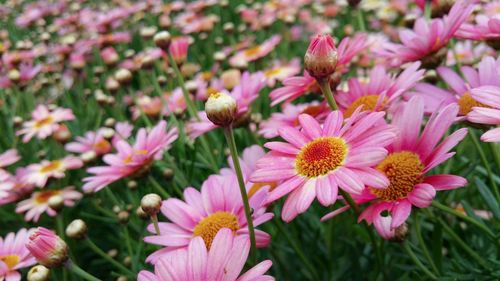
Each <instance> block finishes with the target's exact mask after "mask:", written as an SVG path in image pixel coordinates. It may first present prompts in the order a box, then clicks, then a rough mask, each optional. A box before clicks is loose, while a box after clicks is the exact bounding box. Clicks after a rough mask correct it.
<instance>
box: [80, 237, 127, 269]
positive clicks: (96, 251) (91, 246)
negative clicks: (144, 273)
mask: <svg viewBox="0 0 500 281" xmlns="http://www.w3.org/2000/svg"><path fill="white" fill-rule="evenodd" d="M85 242H86V243H87V245H88V246H89V248H90V249H92V251H94V252H95V253H96V254H98V255H99V256H101V257H102V258H103V259H105V260H106V261H108V262H109V263H111V264H113V265H114V266H116V267H117V268H119V269H120V270H121V271H123V272H124V273H127V274H128V275H130V276H133V275H134V274H133V273H132V271H130V270H129V269H128V268H126V267H125V266H124V265H123V264H121V263H119V262H117V261H116V260H114V259H113V258H112V257H110V256H109V255H107V254H106V253H105V252H104V251H103V250H101V248H99V247H98V246H97V245H96V244H94V242H92V240H90V238H88V237H87V238H85Z"/></svg>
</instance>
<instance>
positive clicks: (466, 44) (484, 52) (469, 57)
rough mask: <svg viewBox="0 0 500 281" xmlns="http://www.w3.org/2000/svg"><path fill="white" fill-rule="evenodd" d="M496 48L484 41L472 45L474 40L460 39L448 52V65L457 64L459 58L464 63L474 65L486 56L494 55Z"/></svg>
mask: <svg viewBox="0 0 500 281" xmlns="http://www.w3.org/2000/svg"><path fill="white" fill-rule="evenodd" d="M495 54H496V53H495V50H493V49H492V48H490V47H488V46H487V45H486V44H484V43H479V44H474V45H472V41H469V40H467V41H460V42H457V43H456V44H455V46H454V47H453V48H452V49H449V50H448V53H447V54H446V65H448V66H451V65H456V64H457V60H458V61H459V62H460V63H461V64H462V65H472V64H475V63H476V62H478V61H480V60H482V59H483V58H484V57H486V56H494V55H495Z"/></svg>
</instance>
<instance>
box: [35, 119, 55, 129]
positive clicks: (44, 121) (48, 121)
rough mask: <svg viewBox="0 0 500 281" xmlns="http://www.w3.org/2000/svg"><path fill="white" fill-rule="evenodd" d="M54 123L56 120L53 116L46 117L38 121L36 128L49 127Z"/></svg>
mask: <svg viewBox="0 0 500 281" xmlns="http://www.w3.org/2000/svg"><path fill="white" fill-rule="evenodd" d="M53 121H54V118H53V117H52V116H48V117H45V118H43V119H41V120H38V121H36V123H35V128H37V129H39V128H41V127H44V126H47V125H49V124H51V123H52V122H53Z"/></svg>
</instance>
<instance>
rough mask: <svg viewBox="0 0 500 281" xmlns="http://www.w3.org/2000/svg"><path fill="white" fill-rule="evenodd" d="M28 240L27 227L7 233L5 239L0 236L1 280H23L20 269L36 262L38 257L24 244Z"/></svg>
mask: <svg viewBox="0 0 500 281" xmlns="http://www.w3.org/2000/svg"><path fill="white" fill-rule="evenodd" d="M27 241H28V230H26V229H25V228H22V229H20V230H19V231H18V232H17V233H14V232H11V233H9V234H7V236H6V237H5V239H3V238H2V237H0V280H6V281H21V274H20V273H19V271H18V270H20V269H22V268H26V267H30V266H32V265H34V264H36V259H35V258H34V257H33V256H32V255H31V254H30V252H29V251H28V249H27V248H26V247H25V246H24V244H25V243H26V242H27Z"/></svg>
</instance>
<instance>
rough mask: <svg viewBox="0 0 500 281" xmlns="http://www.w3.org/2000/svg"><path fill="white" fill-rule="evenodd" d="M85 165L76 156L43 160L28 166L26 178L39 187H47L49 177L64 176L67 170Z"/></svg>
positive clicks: (58, 177)
mask: <svg viewBox="0 0 500 281" xmlns="http://www.w3.org/2000/svg"><path fill="white" fill-rule="evenodd" d="M82 166H83V162H82V160H80V158H78V157H74V156H66V157H64V158H62V159H58V160H52V161H49V160H43V161H42V162H40V163H37V164H31V165H29V166H28V167H26V175H25V179H26V181H27V182H29V183H32V184H35V185H36V186H38V187H45V185H46V184H47V180H48V179H49V178H56V179H61V178H64V176H65V173H66V171H67V170H74V169H78V168H81V167H82Z"/></svg>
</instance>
